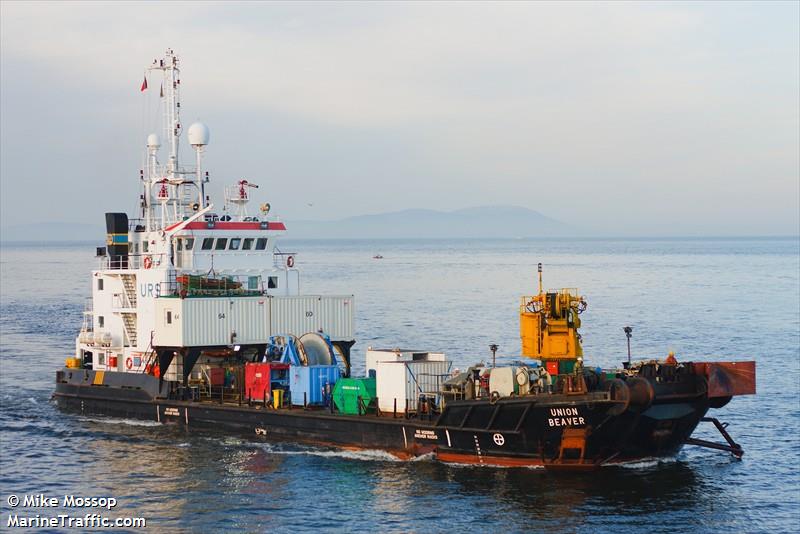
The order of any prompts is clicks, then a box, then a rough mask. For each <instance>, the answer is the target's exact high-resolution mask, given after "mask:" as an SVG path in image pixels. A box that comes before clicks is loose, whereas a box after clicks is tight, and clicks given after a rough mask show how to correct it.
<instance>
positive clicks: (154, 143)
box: [147, 133, 161, 148]
mask: <svg viewBox="0 0 800 534" xmlns="http://www.w3.org/2000/svg"><path fill="white" fill-rule="evenodd" d="M160 146H161V140H160V139H159V138H158V135H156V134H154V133H151V134H150V135H148V136H147V148H158V147H160Z"/></svg>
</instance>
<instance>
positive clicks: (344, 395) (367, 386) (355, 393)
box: [333, 378, 376, 415]
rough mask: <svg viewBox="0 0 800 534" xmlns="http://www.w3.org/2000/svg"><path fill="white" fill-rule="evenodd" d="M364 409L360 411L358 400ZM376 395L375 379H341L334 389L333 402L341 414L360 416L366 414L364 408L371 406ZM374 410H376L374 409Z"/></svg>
mask: <svg viewBox="0 0 800 534" xmlns="http://www.w3.org/2000/svg"><path fill="white" fill-rule="evenodd" d="M359 397H361V401H362V403H363V404H362V405H361V406H362V407H361V410H360V411H359V404H358V398H359ZM375 398H376V395H375V379H374V378H340V379H339V380H337V381H336V386H334V388H333V402H334V404H335V405H336V409H337V410H339V413H343V414H348V415H359V414H363V413H364V409H363V407H364V406H370V404H371V403H372V401H373V399H375ZM373 409H374V408H373Z"/></svg>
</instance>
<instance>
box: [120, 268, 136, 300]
mask: <svg viewBox="0 0 800 534" xmlns="http://www.w3.org/2000/svg"><path fill="white" fill-rule="evenodd" d="M121 276H122V285H123V286H124V287H125V296H126V297H128V305H127V306H126V308H135V307H136V275H135V274H123V275H121Z"/></svg>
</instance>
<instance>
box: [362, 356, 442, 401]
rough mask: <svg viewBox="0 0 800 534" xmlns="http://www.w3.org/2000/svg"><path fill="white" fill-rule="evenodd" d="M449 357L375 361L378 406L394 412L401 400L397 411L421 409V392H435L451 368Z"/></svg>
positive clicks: (431, 393) (436, 392) (427, 393)
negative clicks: (419, 405)
mask: <svg viewBox="0 0 800 534" xmlns="http://www.w3.org/2000/svg"><path fill="white" fill-rule="evenodd" d="M450 365H451V364H450V362H448V361H424V360H418V361H410V362H404V361H381V362H377V363H376V364H375V367H376V368H375V378H376V381H375V382H376V387H375V389H376V394H377V396H378V406H379V407H380V409H381V411H383V412H392V411H393V410H394V407H395V399H396V400H397V412H398V413H402V412H403V410H405V409H406V401H408V411H410V412H415V411H417V408H418V406H417V404H418V400H419V396H420V395H422V394H426V395H431V396H435V395H438V393H439V388H440V386H441V384H442V382H444V381H445V380H446V379H447V377H448V374H449V372H450Z"/></svg>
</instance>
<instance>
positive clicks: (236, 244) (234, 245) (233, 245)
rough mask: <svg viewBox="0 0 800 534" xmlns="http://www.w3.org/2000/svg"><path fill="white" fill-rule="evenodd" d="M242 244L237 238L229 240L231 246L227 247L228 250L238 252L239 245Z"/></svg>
mask: <svg viewBox="0 0 800 534" xmlns="http://www.w3.org/2000/svg"><path fill="white" fill-rule="evenodd" d="M241 243H242V240H241V239H240V238H238V237H234V238H232V239H231V244H230V246H228V250H239V245H240V244H241Z"/></svg>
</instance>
